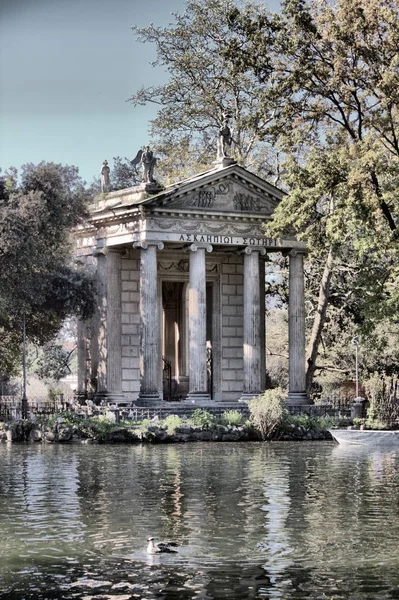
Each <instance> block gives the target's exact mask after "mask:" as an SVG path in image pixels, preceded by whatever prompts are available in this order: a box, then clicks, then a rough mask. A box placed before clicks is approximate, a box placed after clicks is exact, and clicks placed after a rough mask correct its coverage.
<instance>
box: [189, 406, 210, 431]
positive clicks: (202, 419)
mask: <svg viewBox="0 0 399 600" xmlns="http://www.w3.org/2000/svg"><path fill="white" fill-rule="evenodd" d="M190 422H191V424H192V425H194V427H203V428H205V429H206V428H208V427H211V426H212V425H214V424H215V422H216V419H215V417H214V416H213V415H212V414H211V413H210V412H208V411H207V410H204V409H203V408H196V409H195V411H194V412H193V414H192V415H191V419H190Z"/></svg>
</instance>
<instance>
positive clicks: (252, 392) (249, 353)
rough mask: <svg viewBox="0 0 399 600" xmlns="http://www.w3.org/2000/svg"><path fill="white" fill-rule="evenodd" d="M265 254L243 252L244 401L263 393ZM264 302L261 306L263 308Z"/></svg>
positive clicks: (258, 250) (249, 249) (247, 250)
mask: <svg viewBox="0 0 399 600" xmlns="http://www.w3.org/2000/svg"><path fill="white" fill-rule="evenodd" d="M260 254H262V255H265V254H266V250H265V249H264V248H256V249H255V248H246V249H245V251H244V339H243V357H244V384H243V394H242V396H241V398H240V400H241V401H246V400H250V399H251V398H254V397H255V396H258V395H259V394H260V393H261V392H262V391H263V390H262V381H263V371H264V369H265V365H264V364H262V356H263V352H262V343H263V339H264V335H263V334H262V327H264V319H263V318H262V313H261V311H263V312H264V310H265V308H264V297H261V293H260V289H261V282H260V268H259V255H260ZM261 300H262V306H261Z"/></svg>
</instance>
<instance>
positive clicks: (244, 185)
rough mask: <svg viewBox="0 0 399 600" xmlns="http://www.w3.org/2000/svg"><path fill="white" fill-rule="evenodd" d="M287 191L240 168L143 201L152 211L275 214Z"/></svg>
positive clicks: (206, 175) (215, 173)
mask: <svg viewBox="0 0 399 600" xmlns="http://www.w3.org/2000/svg"><path fill="white" fill-rule="evenodd" d="M283 196H284V192H282V191H281V190H279V189H278V188H276V187H275V186H273V185H271V184H269V183H268V182H266V181H264V180H263V179H261V178H259V177H257V176H256V175H254V174H253V173H250V172H249V171H247V170H246V169H244V168H242V167H239V166H238V165H233V166H229V167H227V168H224V169H214V170H212V171H208V172H207V173H204V174H202V175H200V176H198V177H195V178H193V179H191V180H187V181H184V182H181V183H180V184H177V185H176V186H172V189H169V190H167V191H165V192H164V193H161V194H158V195H157V196H155V197H153V198H150V199H147V200H145V201H143V202H142V204H144V205H145V206H147V207H148V208H150V207H151V208H156V207H162V208H163V209H165V208H167V209H174V210H179V211H184V212H186V211H190V212H191V211H196V212H197V211H199V210H200V211H205V212H208V211H209V212H221V213H225V212H226V213H241V214H242V213H245V214H256V215H257V216H259V215H263V216H269V215H271V214H272V213H273V212H274V210H275V208H276V206H277V205H278V203H279V202H280V200H281V199H282V198H283Z"/></svg>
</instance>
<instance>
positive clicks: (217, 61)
mask: <svg viewBox="0 0 399 600" xmlns="http://www.w3.org/2000/svg"><path fill="white" fill-rule="evenodd" d="M251 6H252V5H251ZM234 7H235V2H234V1H233V0H188V1H187V4H186V9H185V11H184V13H183V14H182V15H179V14H176V15H174V17H175V22H174V23H172V24H170V25H169V26H167V27H164V28H162V27H156V26H155V25H150V26H149V27H144V28H140V27H137V26H135V27H133V28H132V29H133V31H134V33H135V34H136V36H137V39H138V40H139V41H141V42H143V43H148V42H150V43H152V44H155V47H156V52H157V60H156V61H155V62H154V63H153V66H161V67H164V68H166V70H167V71H168V74H169V80H168V82H167V83H166V84H164V85H160V86H152V87H148V88H142V89H141V90H139V91H138V92H137V93H135V94H134V95H133V96H132V97H131V98H130V101H131V102H132V103H133V104H134V105H144V104H147V103H153V104H155V105H157V106H159V112H158V114H157V116H156V117H155V119H154V120H153V121H152V123H151V133H152V135H153V137H154V141H155V150H156V153H157V154H158V155H159V156H160V158H161V161H160V164H159V172H160V173H161V174H162V175H163V176H164V178H166V183H169V182H170V181H171V179H176V178H181V177H182V174H183V176H190V175H193V174H198V171H199V170H206V169H208V168H211V167H212V164H213V162H214V161H215V158H216V139H217V135H218V130H219V128H220V126H221V124H222V120H223V115H224V114H227V113H229V114H230V115H231V117H232V121H233V140H234V149H233V153H234V158H235V159H236V160H237V161H238V163H239V164H241V165H245V166H246V167H248V168H252V169H253V170H255V171H257V172H258V173H263V174H266V175H267V176H270V175H271V173H272V171H273V170H272V169H271V166H270V161H271V149H270V146H269V145H268V144H266V143H265V142H264V141H263V140H264V135H265V132H266V126H267V124H268V122H269V120H270V115H269V114H268V113H267V111H265V110H264V106H265V104H264V102H263V92H262V86H261V85H259V83H258V81H257V78H256V77H255V76H254V75H252V74H250V73H237V72H234V71H233V68H232V67H233V65H232V61H231V59H230V58H229V57H227V56H225V55H223V53H222V49H223V48H224V47H225V44H226V40H228V39H229V38H231V37H232V33H231V31H230V29H229V22H228V19H227V14H228V12H229V10H232V9H233V8H234ZM258 9H259V10H260V11H261V8H260V7H259V6H258ZM171 173H172V176H171ZM168 178H169V179H168Z"/></svg>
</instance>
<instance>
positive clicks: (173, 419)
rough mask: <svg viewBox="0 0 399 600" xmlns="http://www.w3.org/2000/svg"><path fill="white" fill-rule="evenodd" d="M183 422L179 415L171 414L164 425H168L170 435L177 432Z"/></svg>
mask: <svg viewBox="0 0 399 600" xmlns="http://www.w3.org/2000/svg"><path fill="white" fill-rule="evenodd" d="M182 423H183V420H182V418H181V417H179V416H178V415H169V416H167V417H166V419H165V420H164V425H165V426H166V428H167V430H168V433H169V434H170V435H174V434H175V433H176V429H177V427H180V426H181V424H182Z"/></svg>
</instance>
